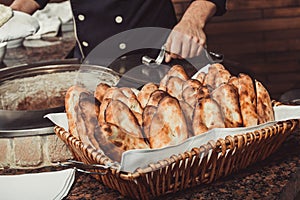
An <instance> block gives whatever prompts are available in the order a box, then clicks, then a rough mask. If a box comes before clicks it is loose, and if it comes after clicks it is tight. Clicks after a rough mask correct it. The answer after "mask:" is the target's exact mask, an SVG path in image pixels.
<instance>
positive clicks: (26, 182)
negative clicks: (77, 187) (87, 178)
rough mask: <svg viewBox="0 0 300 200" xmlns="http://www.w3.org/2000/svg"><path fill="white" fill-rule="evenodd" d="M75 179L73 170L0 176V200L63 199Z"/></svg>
mask: <svg viewBox="0 0 300 200" xmlns="http://www.w3.org/2000/svg"><path fill="white" fill-rule="evenodd" d="M74 179H75V169H66V170H62V171H56V172H43V173H32V174H22V175H4V176H0V188H1V199H10V200H15V199H16V200H19V199H31V200H35V199H36V200H40V199H43V200H47V199H49V200H50V199H51V200H52V199H55V200H58V199H63V198H64V197H65V196H66V195H67V194H68V192H69V190H70V188H71V186H72V184H73V182H74Z"/></svg>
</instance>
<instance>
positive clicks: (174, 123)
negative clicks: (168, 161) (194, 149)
mask: <svg viewBox="0 0 300 200" xmlns="http://www.w3.org/2000/svg"><path fill="white" fill-rule="evenodd" d="M149 134H150V137H149V142H150V147H151V148H161V147H165V146H168V145H177V144H179V143H181V142H182V141H184V140H185V139H187V137H188V128H187V125H186V121H185V117H184V114H183V112H182V110H181V108H180V105H179V102H178V100H177V99H176V98H174V97H171V96H166V97H164V98H163V99H161V101H160V102H159V105H158V107H157V112H156V114H155V115H154V116H153V118H152V122H151V126H150V131H149Z"/></svg>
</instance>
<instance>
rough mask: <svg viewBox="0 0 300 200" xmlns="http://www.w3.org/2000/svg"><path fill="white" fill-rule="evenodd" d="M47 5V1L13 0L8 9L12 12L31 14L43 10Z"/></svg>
mask: <svg viewBox="0 0 300 200" xmlns="http://www.w3.org/2000/svg"><path fill="white" fill-rule="evenodd" d="M47 3H48V1H47V0H14V1H13V3H12V4H11V5H10V7H11V8H12V9H13V10H18V11H22V12H25V13H28V14H33V13H34V12H35V11H36V10H38V9H42V8H44V7H45V5H46V4H47Z"/></svg>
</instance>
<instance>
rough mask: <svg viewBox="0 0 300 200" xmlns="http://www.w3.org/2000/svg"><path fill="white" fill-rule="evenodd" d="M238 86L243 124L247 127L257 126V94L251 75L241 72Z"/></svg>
mask: <svg viewBox="0 0 300 200" xmlns="http://www.w3.org/2000/svg"><path fill="white" fill-rule="evenodd" d="M236 87H237V88H238V93H239V99H240V106H241V114H242V118H243V125H244V126H245V127H248V126H256V125H257V124H258V117H257V110H256V94H255V89H254V84H253V81H252V79H251V77H250V76H248V75H246V74H242V73H241V74H239V77H238V85H236Z"/></svg>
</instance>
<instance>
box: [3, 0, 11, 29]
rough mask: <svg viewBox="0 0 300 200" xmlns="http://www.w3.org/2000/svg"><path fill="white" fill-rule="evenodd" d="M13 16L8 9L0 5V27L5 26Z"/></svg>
mask: <svg viewBox="0 0 300 200" xmlns="http://www.w3.org/2000/svg"><path fill="white" fill-rule="evenodd" d="M12 16H13V11H12V9H11V8H10V7H8V6H5V5H2V4H0V27H1V26H2V25H3V24H5V23H6V22H7V21H8V20H9V19H10V18H11V17H12Z"/></svg>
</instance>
